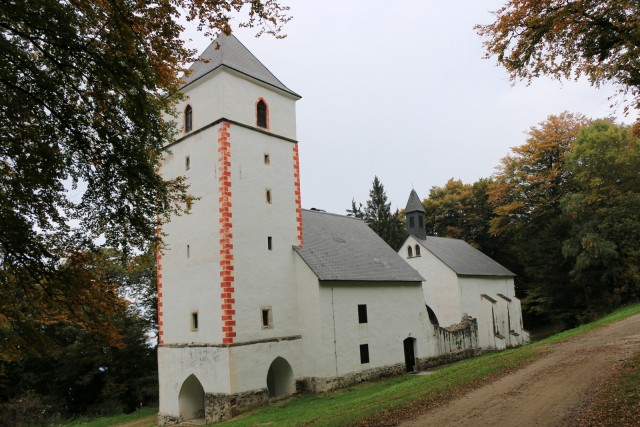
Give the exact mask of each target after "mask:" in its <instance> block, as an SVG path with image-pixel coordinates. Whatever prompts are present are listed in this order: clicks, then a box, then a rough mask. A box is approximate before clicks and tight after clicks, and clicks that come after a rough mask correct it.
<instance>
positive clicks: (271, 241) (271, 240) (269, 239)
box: [267, 236, 273, 251]
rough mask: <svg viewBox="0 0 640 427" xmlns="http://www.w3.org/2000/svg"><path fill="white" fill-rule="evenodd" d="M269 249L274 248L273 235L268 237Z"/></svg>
mask: <svg viewBox="0 0 640 427" xmlns="http://www.w3.org/2000/svg"><path fill="white" fill-rule="evenodd" d="M267 249H269V250H270V251H271V250H273V238H272V237H271V236H269V237H267Z"/></svg>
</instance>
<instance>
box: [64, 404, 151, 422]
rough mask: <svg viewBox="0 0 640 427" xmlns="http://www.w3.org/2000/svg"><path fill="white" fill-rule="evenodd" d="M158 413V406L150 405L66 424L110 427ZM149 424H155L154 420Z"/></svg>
mask: <svg viewBox="0 0 640 427" xmlns="http://www.w3.org/2000/svg"><path fill="white" fill-rule="evenodd" d="M157 413H158V408H157V407H148V408H141V409H138V410H137V411H135V412H132V413H130V414H126V415H125V414H121V415H114V416H110V417H100V418H92V419H84V418H81V419H77V420H74V421H72V422H69V423H66V424H64V426H66V427H109V426H118V425H121V424H126V423H130V422H132V421H136V420H139V419H142V418H145V417H149V416H151V415H156V414H157ZM149 425H151V426H155V425H156V424H155V420H154V422H152V423H150V424H149Z"/></svg>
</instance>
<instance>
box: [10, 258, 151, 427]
mask: <svg viewBox="0 0 640 427" xmlns="http://www.w3.org/2000/svg"><path fill="white" fill-rule="evenodd" d="M154 259H155V258H154V252H153V251H148V252H146V253H144V254H141V255H139V256H138V257H135V258H134V259H132V260H130V261H129V262H128V263H126V264H124V263H123V262H122V260H123V258H122V255H121V253H119V252H118V251H116V250H114V249H111V248H101V249H96V250H94V251H91V252H88V253H85V254H79V255H77V256H76V257H74V258H73V259H69V260H66V261H65V263H64V268H66V269H68V270H69V271H70V272H73V276H78V277H82V276H84V278H85V279H84V283H86V287H87V289H89V290H91V291H92V292H96V291H98V290H100V292H96V293H85V294H82V295H79V297H80V298H82V299H91V300H97V302H95V301H93V302H92V303H91V304H89V303H85V304H78V305H79V306H80V307H81V309H83V310H91V314H92V315H94V316H99V317H100V318H99V319H96V322H95V326H94V325H88V326H87V325H78V324H77V323H76V322H73V321H71V320H68V319H67V318H66V317H65V316H66V313H61V314H59V315H58V316H57V317H56V316H55V315H57V314H58V313H46V314H45V315H43V316H42V319H34V323H36V324H37V325H38V328H37V334H34V335H33V336H29V335H26V336H25V334H24V331H23V330H22V329H21V325H20V324H19V323H18V324H16V322H15V321H14V322H13V323H10V324H9V325H6V324H0V338H1V339H2V342H3V345H2V347H1V348H0V350H1V352H0V419H2V420H4V421H7V422H8V423H9V425H12V424H11V422H10V420H11V419H12V418H15V419H16V425H23V424H26V425H34V424H36V422H39V423H41V425H45V422H47V421H51V420H50V418H51V417H52V416H55V415H56V414H59V415H60V416H64V417H66V416H71V415H77V414H86V413H102V412H103V411H113V412H120V411H122V410H124V411H131V410H133V409H135V408H136V407H137V406H139V405H140V403H141V402H142V403H145V404H146V403H151V402H154V401H156V399H157V362H156V360H157V358H156V353H155V347H154V346H152V345H150V342H149V341H150V334H151V333H152V332H154V331H155V330H156V328H157V326H156V325H157V320H156V319H155V307H154V305H155V304H153V299H154V298H155V294H156V291H155V288H156V286H155V285H156V283H155V282H156V279H155V277H156V275H155V262H154ZM70 277H71V276H70ZM125 296H126V297H127V299H125ZM147 296H148V297H147ZM81 302H83V301H81ZM9 303H10V304H11V305H14V304H16V302H15V301H9ZM18 303H19V301H18ZM98 303H99V304H103V307H101V308H100V310H96V309H95V308H94V307H95V306H96V304H98ZM152 304H153V305H152ZM48 309H49V307H48V306H47V305H43V310H48ZM97 327H100V328H103V329H104V330H103V331H99V332H100V333H95V332H96V328H97ZM27 331H30V329H27ZM29 340H31V341H29ZM20 421H22V423H21V422H20ZM46 425H48V424H46Z"/></svg>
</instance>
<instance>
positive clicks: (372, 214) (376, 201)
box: [347, 176, 407, 250]
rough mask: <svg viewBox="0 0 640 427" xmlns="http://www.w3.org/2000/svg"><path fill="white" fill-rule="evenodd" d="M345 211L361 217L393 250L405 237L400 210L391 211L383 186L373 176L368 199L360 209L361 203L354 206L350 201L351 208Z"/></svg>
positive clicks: (396, 248)
mask: <svg viewBox="0 0 640 427" xmlns="http://www.w3.org/2000/svg"><path fill="white" fill-rule="evenodd" d="M347 212H349V213H351V214H352V215H354V216H355V217H356V218H362V219H364V221H365V222H366V223H367V225H369V227H371V229H372V230H373V231H375V233H376V234H377V235H378V236H380V237H381V238H382V239H383V240H384V241H385V242H387V244H388V245H389V246H391V247H392V248H393V249H394V250H398V249H399V248H400V246H401V245H402V243H403V242H404V240H405V238H406V237H407V233H406V228H405V224H404V219H403V218H402V214H401V213H400V211H398V210H396V212H395V213H391V203H389V202H387V194H386V193H385V191H384V186H383V185H382V183H381V182H380V180H379V179H378V177H377V176H376V177H374V178H373V185H372V187H371V190H370V191H369V200H367V204H366V206H365V207H364V211H363V210H362V204H359V205H358V206H356V202H355V200H352V201H351V209H350V210H349V209H347Z"/></svg>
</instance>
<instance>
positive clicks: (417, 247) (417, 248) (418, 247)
mask: <svg viewBox="0 0 640 427" xmlns="http://www.w3.org/2000/svg"><path fill="white" fill-rule="evenodd" d="M416 256H420V246H418V245H416Z"/></svg>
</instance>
